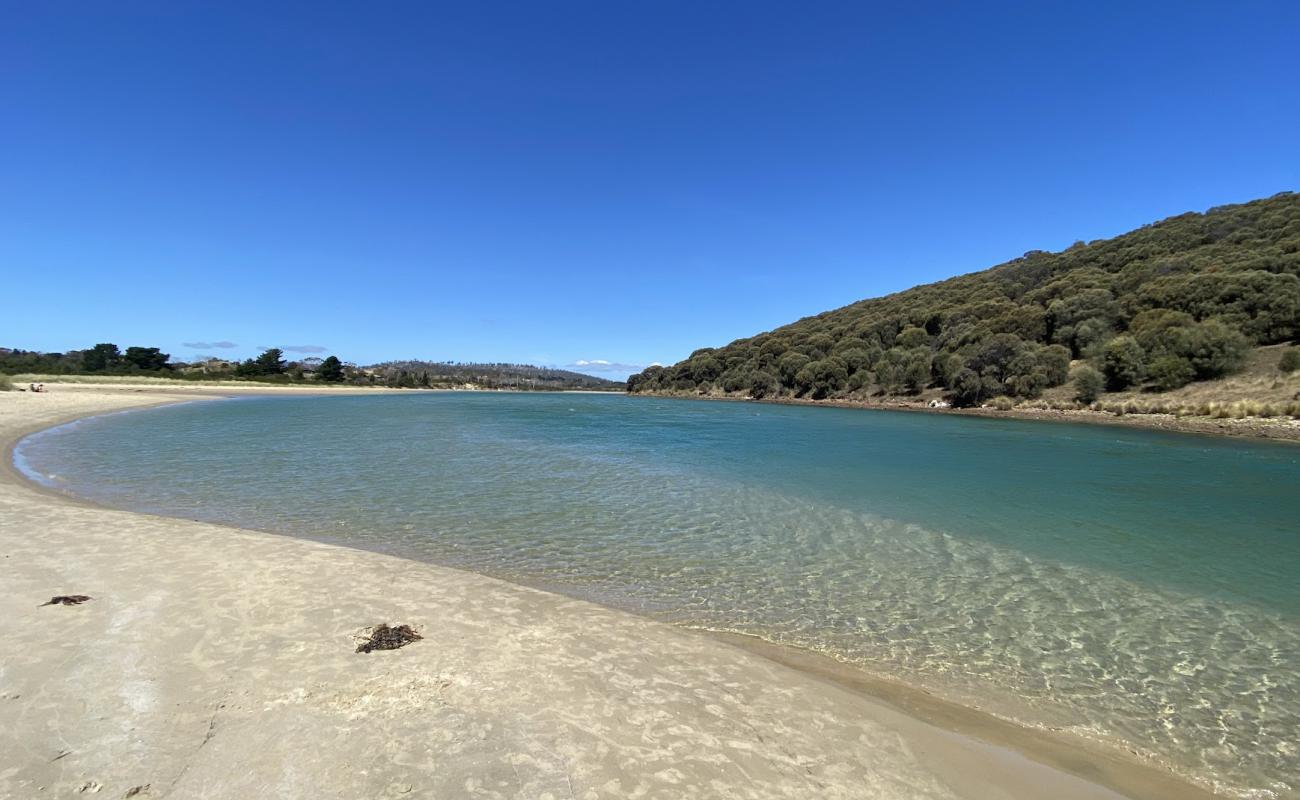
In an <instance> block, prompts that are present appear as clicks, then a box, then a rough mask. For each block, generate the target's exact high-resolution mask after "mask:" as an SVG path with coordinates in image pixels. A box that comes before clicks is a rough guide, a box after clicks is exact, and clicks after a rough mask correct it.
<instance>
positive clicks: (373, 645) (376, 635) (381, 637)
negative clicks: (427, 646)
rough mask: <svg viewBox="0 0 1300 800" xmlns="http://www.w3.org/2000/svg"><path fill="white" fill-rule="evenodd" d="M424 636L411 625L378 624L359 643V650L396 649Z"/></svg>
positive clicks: (360, 651)
mask: <svg viewBox="0 0 1300 800" xmlns="http://www.w3.org/2000/svg"><path fill="white" fill-rule="evenodd" d="M423 638H424V637H423V636H421V635H420V634H418V633H416V632H415V631H413V630H411V626H410V625H397V626H395V627H391V628H390V627H389V626H388V625H387V624H382V625H377V626H375V627H374V628H372V629H371V630H370V636H369V637H368V638H367V639H366V640H365V641H364V642H362V643H361V644H359V645H357V652H358V653H369V652H370V651H372V650H396V649H397V648H399V647H405V646H406V645H408V644H410V643H411V642H414V641H415V640H417V639H423Z"/></svg>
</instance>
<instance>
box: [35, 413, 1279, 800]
mask: <svg viewBox="0 0 1300 800" xmlns="http://www.w3.org/2000/svg"><path fill="white" fill-rule="evenodd" d="M18 457H19V461H20V464H22V465H23V466H24V467H25V468H27V469H28V470H29V471H30V472H32V473H33V474H35V475H38V476H41V477H42V478H43V479H44V480H46V481H49V482H51V483H53V484H54V485H57V486H59V487H62V488H65V489H68V490H70V491H73V492H75V493H77V494H80V495H84V496H88V497H91V498H94V499H96V500H99V501H101V502H104V503H107V504H110V505H115V506H120V507H125V508H132V509H142V510H150V511H156V512H161V513H164V514H171V515H176V516H183V517H189V518H194V519H204V520H211V521H217V522H225V523H233V524H236V525H241V526H246V527H252V528H261V529H267V530H274V531H281V532H286V533H292V534H296V535H301V536H309V537H313V538H321V539H327V540H330V541H338V542H344V543H348V544H352V545H356V546H360V547H366V548H372V549H382V550H385V551H390V552H395V553H400V554H403V555H406V556H410V557H414V558H419V559H425V560H429V561H435V562H438V563H443V564H450V565H454V566H459V567H465V568H469V569H473V570H477V571H481V572H485V573H490V574H493V575H498V576H503V577H506V578H510V579H513V580H516V581H520V582H524V583H529V584H533V585H541V586H545V587H548V588H551V589H555V590H558V591H563V592H567V593H570V594H574V595H578V596H582V597H588V598H593V599H596V600H599V601H601V602H604V603H607V604H612V605H616V606H620V607H623V608H629V609H632V610H636V611H639V612H642V613H647V614H651V615H653V616H656V617H659V618H661V619H667V620H670V621H673V622H676V623H679V624H684V625H690V626H699V627H706V628H712V629H721V630H730V631H740V632H745V633H753V634H758V635H761V636H763V637H766V638H767V639H770V640H773V641H777V642H783V643H790V644H796V645H801V646H804V647H809V648H814V649H817V650H821V651H824V652H827V653H830V654H833V655H835V656H836V657H838V658H841V659H843V660H847V661H851V662H854V663H857V664H860V665H861V666H863V667H864V668H866V669H867V670H870V671H874V672H878V673H881V674H886V675H891V676H895V677H901V678H903V679H905V680H907V681H909V682H911V683H914V684H918V685H921V686H924V687H927V688H929V689H931V690H933V691H935V692H937V693H939V694H941V695H943V696H946V697H949V698H951V699H954V700H957V701H960V702H966V703H971V704H977V705H979V706H981V707H982V708H985V709H988V710H991V711H993V712H995V713H998V714H1000V715H1003V716H1006V717H1009V718H1014V719H1017V720H1020V721H1022V722H1024V723H1026V724H1030V725H1038V726H1051V727H1060V728H1065V729H1068V730H1073V731H1075V732H1077V733H1081V734H1083V735H1086V736H1089V737H1093V738H1099V739H1106V740H1111V741H1114V740H1117V739H1118V740H1123V741H1124V742H1126V743H1127V744H1128V745H1130V746H1131V747H1133V748H1134V749H1137V750H1139V751H1141V752H1144V753H1147V754H1149V755H1152V756H1153V757H1157V758H1159V759H1161V760H1162V761H1164V762H1165V763H1167V764H1169V765H1171V766H1172V767H1174V768H1175V769H1177V770H1178V771H1179V772H1181V773H1184V774H1187V775H1190V776H1194V777H1196V778H1197V779H1199V780H1202V781H1206V782H1210V783H1212V784H1215V785H1218V786H1219V787H1220V788H1221V789H1224V790H1229V791H1231V792H1232V793H1234V794H1241V795H1243V796H1256V797H1270V796H1275V795H1276V796H1281V797H1293V796H1296V795H1297V794H1300V448H1295V447H1289V446H1278V445H1266V444H1251V443H1244V442H1229V441H1218V440H1212V439H1206V438H1198V437H1189V436H1174V435H1166V434H1158V433H1146V432H1141V431H1130V430H1122V429H1112V428H1103V427H1088V426H1071V425H1050V424H1041V423H1023V422H1014V421H1000V420H982V419H973V418H957V417H943V416H935V415H918V414H902V413H889V412H860V411H849V410H838V409H810V408H797V407H780V406H768V405H753V404H740V403H709V402H687V401H671V400H659V399H652V398H628V397H618V396H593V395H519V394H434V393H421V394H410V395H398V396H384V397H332V398H282V397H274V398H257V399H242V400H235V401H223V402H211V403H193V404H187V405H182V406H172V407H168V408H163V409H157V410H151V411H145V412H136V413H127V414H118V415H113V416H106V417H100V418H96V419H93V420H88V421H84V422H81V423H76V424H74V425H71V426H65V427H63V428H60V429H56V430H54V431H50V432H46V433H43V434H38V435H37V436H35V437H32V438H30V439H28V440H27V441H26V442H25V443H24V444H23V445H22V446H21V448H20V449H19V453H18Z"/></svg>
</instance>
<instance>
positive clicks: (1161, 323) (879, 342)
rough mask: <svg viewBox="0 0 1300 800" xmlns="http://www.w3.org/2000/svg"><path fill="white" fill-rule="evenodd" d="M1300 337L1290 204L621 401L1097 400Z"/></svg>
mask: <svg viewBox="0 0 1300 800" xmlns="http://www.w3.org/2000/svg"><path fill="white" fill-rule="evenodd" d="M1297 335H1300V195H1298V194H1295V193H1291V192H1287V193H1283V194H1279V195H1275V196H1273V197H1270V198H1268V199H1265V200H1257V201H1255V202H1251V203H1246V204H1244V205H1233V206H1222V207H1219V208H1214V209H1211V210H1210V211H1208V212H1206V213H1204V214H1196V213H1188V214H1182V215H1180V216H1177V217H1172V218H1170V219H1167V220H1164V221H1163V222H1158V223H1156V224H1153V225H1147V226H1144V227H1142V228H1139V229H1138V230H1135V231H1132V232H1130V233H1126V234H1124V235H1122V236H1117V237H1115V238H1113V239H1106V240H1099V241H1094V242H1090V243H1087V244H1085V243H1083V242H1079V243H1076V244H1075V245H1073V246H1072V247H1070V248H1069V249H1067V250H1065V251H1063V252H1060V253H1046V252H1040V251H1033V252H1029V253H1026V254H1025V255H1024V256H1022V257H1020V258H1017V259H1015V260H1013V261H1010V262H1007V263H1005V264H1000V265H998V266H996V267H992V268H991V269H987V270H984V271H983V272H976V273H971V274H969V275H962V276H960V277H956V278H951V279H949V280H946V281H941V282H939V283H932V284H927V285H924V286H918V287H915V288H913V289H909V290H907V291H904V292H899V293H897V294H892V295H888V296H886V297H880V298H875V299H870V300H863V301H860V302H857V303H854V304H852V305H849V306H845V307H843V308H839V309H836V310H834V311H828V312H826V313H823V314H819V315H817V316H815V317H808V318H805V319H801V320H799V321H798V322H795V323H793V324H790V325H786V326H784V327H781V328H777V329H776V330H774V331H770V332H768V333H762V334H759V335H757V336H754V337H751V338H748V339H740V340H738V341H735V342H732V343H731V344H728V345H726V346H725V347H719V348H716V349H714V348H704V349H702V350H697V351H695V352H694V353H692V354H691V356H690V358H688V359H686V360H685V361H682V362H680V363H678V364H674V365H673V366H670V367H651V368H650V369H647V370H645V371H644V372H641V373H639V374H637V375H633V376H632V377H631V378H630V379H629V380H628V391H631V392H692V393H705V394H710V393H711V394H730V395H737V396H751V397H755V398H761V397H765V396H790V397H808V398H814V399H820V398H828V397H842V398H862V399H866V398H869V397H872V396H882V395H906V394H909V393H910V394H916V393H920V392H922V391H924V390H927V389H929V390H934V389H936V388H939V389H942V390H943V391H944V393H945V394H946V395H947V396H948V397H949V398H950V399H951V400H952V401H953V402H954V403H956V404H958V405H973V404H977V403H981V402H983V401H985V400H987V399H989V398H992V397H996V396H999V395H1005V396H1008V397H1011V398H1032V397H1036V396H1038V395H1039V394H1041V393H1042V392H1043V391H1044V390H1045V389H1048V388H1049V387H1052V386H1056V385H1059V384H1062V383H1064V382H1066V381H1067V380H1068V379H1070V378H1071V377H1073V378H1074V380H1075V382H1076V383H1077V384H1078V385H1079V389H1080V390H1079V397H1080V399H1081V400H1083V401H1084V402H1091V401H1092V400H1095V399H1096V395H1097V393H1099V392H1100V391H1102V389H1106V390H1112V391H1114V390H1121V389H1127V388H1136V387H1145V388H1149V389H1153V390H1164V389H1172V388H1176V387H1178V386H1181V385H1184V384H1186V383H1189V382H1192V381H1197V380H1204V379H1209V378H1214V377H1218V376H1221V375H1224V374H1227V373H1230V372H1232V371H1234V370H1236V369H1238V368H1239V366H1240V365H1241V363H1242V362H1243V360H1244V358H1245V356H1246V354H1247V353H1248V351H1249V348H1250V347H1251V346H1252V345H1256V344H1261V345H1262V344H1273V343H1278V342H1285V341H1294V340H1295V339H1296V337H1297ZM1080 359H1082V360H1083V361H1084V363H1078V360H1080ZM1072 361H1073V362H1075V363H1074V364H1073V367H1072ZM1072 369H1073V372H1072V371H1071V370H1072Z"/></svg>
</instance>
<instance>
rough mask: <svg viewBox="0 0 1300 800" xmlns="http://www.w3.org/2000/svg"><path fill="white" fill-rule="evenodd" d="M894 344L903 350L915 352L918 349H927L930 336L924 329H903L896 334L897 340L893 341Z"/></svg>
mask: <svg viewBox="0 0 1300 800" xmlns="http://www.w3.org/2000/svg"><path fill="white" fill-rule="evenodd" d="M895 344H897V345H898V346H899V347H901V348H903V349H904V350H915V349H916V348H918V347H928V346H929V344H930V334H928V333H926V332H925V328H917V327H915V326H913V327H910V328H904V329H903V331H902V332H901V333H899V334H898V339H897V340H896V341H895Z"/></svg>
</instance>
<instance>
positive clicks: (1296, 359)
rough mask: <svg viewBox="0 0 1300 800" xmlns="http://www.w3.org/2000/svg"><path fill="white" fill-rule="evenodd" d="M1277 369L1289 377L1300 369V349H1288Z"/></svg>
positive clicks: (1279, 361) (1283, 353) (1284, 351)
mask: <svg viewBox="0 0 1300 800" xmlns="http://www.w3.org/2000/svg"><path fill="white" fill-rule="evenodd" d="M1277 368H1278V369H1279V370H1281V371H1282V372H1284V373H1286V374H1287V375H1290V374H1291V373H1292V372H1295V371H1296V370H1298V369H1300V347H1288V348H1287V349H1285V350H1283V351H1282V358H1281V359H1279V360H1278V362H1277Z"/></svg>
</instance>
